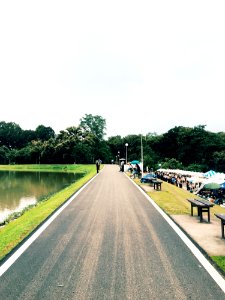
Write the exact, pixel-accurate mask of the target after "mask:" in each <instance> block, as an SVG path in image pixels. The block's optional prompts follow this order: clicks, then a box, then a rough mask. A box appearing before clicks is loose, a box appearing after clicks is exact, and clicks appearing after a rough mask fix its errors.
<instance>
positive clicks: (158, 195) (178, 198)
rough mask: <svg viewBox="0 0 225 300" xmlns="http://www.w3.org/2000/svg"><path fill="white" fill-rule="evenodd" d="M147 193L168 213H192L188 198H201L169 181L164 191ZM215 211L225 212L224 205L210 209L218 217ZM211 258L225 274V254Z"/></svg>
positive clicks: (212, 215)
mask: <svg viewBox="0 0 225 300" xmlns="http://www.w3.org/2000/svg"><path fill="white" fill-rule="evenodd" d="M128 176H129V175H128ZM134 181H135V182H136V184H138V185H147V186H149V184H143V183H142V184H141V183H140V179H137V178H135V179H134ZM147 194H148V195H149V196H150V197H151V198H152V200H154V201H155V202H156V203H157V204H158V205H159V207H160V208H162V209H163V211H165V212H166V213H167V214H168V215H185V214H190V203H189V202H188V201H187V200H186V199H187V198H199V197H197V196H196V195H194V194H192V193H190V192H188V191H186V190H184V189H181V188H179V187H177V186H175V185H172V184H170V183H167V182H163V184H162V191H160V192H159V191H156V190H152V191H149V192H147ZM215 213H221V214H225V209H224V208H223V207H220V206H219V205H214V207H212V208H211V209H210V215H211V218H214V219H216V217H215V216H214V214H215ZM224 253H225V251H224ZM211 259H212V260H213V261H214V262H215V263H216V264H217V265H218V267H219V268H220V269H221V270H222V271H223V272H224V274H225V256H212V257H211Z"/></svg>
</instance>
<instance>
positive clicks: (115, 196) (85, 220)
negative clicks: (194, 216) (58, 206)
mask: <svg viewBox="0 0 225 300" xmlns="http://www.w3.org/2000/svg"><path fill="white" fill-rule="evenodd" d="M0 299H2V300H7V299H10V300H17V299H23V300H25V299H43V300H46V299H47V300H48V299H49V300H53V299H57V300H61V299H63V300H64V299H100V300H101V299H214V300H215V299H216V300H217V299H225V295H224V293H223V292H222V291H221V290H220V288H219V287H218V285H217V284H216V283H215V282H214V280H213V279H211V277H210V276H209V275H208V273H207V272H206V271H205V269H204V268H203V267H202V266H201V265H200V263H199V262H198V261H197V260H196V258H195V257H194V256H193V254H192V253H191V252H190V251H189V250H188V248H187V247H186V246H185V245H184V243H183V242H182V241H181V239H180V238H179V237H178V235H177V234H176V233H175V232H174V231H173V229H172V228H171V227H170V226H169V225H168V224H167V222H166V221H165V220H164V219H163V218H162V217H161V215H160V214H159V213H158V212H157V211H156V210H155V208H154V207H153V206H152V205H151V204H150V203H149V202H148V201H147V200H146V198H145V197H144V196H143V195H142V193H141V192H140V191H139V190H138V189H137V188H136V187H135V186H134V185H133V184H132V182H130V180H129V179H128V178H127V177H126V176H125V175H124V174H123V173H121V172H118V167H117V166H114V165H110V166H105V168H104V169H103V170H102V171H101V172H100V173H99V175H98V176H97V177H96V178H95V179H94V180H93V181H92V182H91V183H90V184H89V185H88V186H87V187H86V188H85V189H84V190H83V191H82V192H81V193H80V194H79V195H78V196H77V197H76V198H75V199H74V201H73V202H72V203H71V204H70V205H69V206H67V208H66V209H65V210H64V211H63V212H62V213H61V214H60V215H59V216H58V218H57V219H55V221H54V222H53V223H52V224H51V225H50V226H49V227H48V228H47V229H46V230H45V231H44V232H43V234H42V235H41V236H40V237H39V238H38V239H37V240H36V241H35V242H34V243H33V244H32V245H31V246H30V247H29V248H28V249H27V251H26V252H24V253H23V255H22V256H21V257H20V258H19V259H18V260H17V261H16V262H15V263H14V265H12V266H11V267H10V268H9V269H8V271H7V272H6V273H4V274H3V275H2V277H1V279H0Z"/></svg>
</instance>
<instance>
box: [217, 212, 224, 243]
mask: <svg viewBox="0 0 225 300" xmlns="http://www.w3.org/2000/svg"><path fill="white" fill-rule="evenodd" d="M215 216H216V217H217V218H218V219H220V221H221V232H222V239H224V225H225V215H224V214H215Z"/></svg>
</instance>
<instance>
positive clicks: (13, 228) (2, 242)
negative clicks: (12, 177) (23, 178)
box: [0, 165, 96, 260]
mask: <svg viewBox="0 0 225 300" xmlns="http://www.w3.org/2000/svg"><path fill="white" fill-rule="evenodd" d="M0 170H20V171H28V170H29V171H38V170H40V171H54V170H56V171H61V172H62V171H68V172H77V173H83V174H85V176H84V177H82V178H81V179H79V180H78V181H76V182H74V183H73V184H71V185H70V186H68V187H66V188H65V189H63V190H61V191H59V192H58V193H56V194H54V195H53V196H50V198H49V199H48V200H47V201H43V202H40V203H38V204H37V206H35V207H34V208H32V209H30V210H28V211H26V212H25V213H24V214H23V215H22V216H21V217H19V218H18V219H16V220H14V221H12V222H10V223H9V224H7V225H6V226H2V227H0V260H2V259H3V258H4V257H5V256H6V255H7V254H8V253H9V252H10V251H11V250H12V249H13V248H14V247H15V246H17V245H18V244H19V243H20V242H21V241H22V240H23V239H24V238H25V237H27V236H28V235H29V234H30V233H31V232H32V231H33V230H34V229H35V228H36V227H37V226H38V225H39V224H40V223H42V222H43V221H44V220H45V219H46V218H47V217H48V216H49V215H51V214H52V213H53V212H54V211H55V210H56V209H57V208H58V207H59V206H60V205H61V204H62V203H64V202H65V201H66V200H67V199H68V198H69V197H70V196H71V195H73V194H74V193H75V192H76V191H77V190H78V189H79V188H81V187H82V186H83V185H84V184H85V183H86V182H87V181H89V180H90V179H91V178H92V177H93V176H94V175H95V174H96V167H95V165H27V166H25V165H21V166H16V165H15V166H0Z"/></svg>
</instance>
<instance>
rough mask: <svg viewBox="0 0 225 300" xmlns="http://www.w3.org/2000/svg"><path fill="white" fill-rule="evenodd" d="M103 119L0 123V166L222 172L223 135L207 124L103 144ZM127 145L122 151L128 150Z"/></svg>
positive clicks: (111, 139) (224, 169) (224, 156)
mask: <svg viewBox="0 0 225 300" xmlns="http://www.w3.org/2000/svg"><path fill="white" fill-rule="evenodd" d="M105 131H106V120H105V119H104V118H102V117H101V116H98V115H97V116H93V115H91V114H86V115H85V116H84V117H83V118H81V120H80V122H79V124H78V125H77V126H71V127H68V128H66V129H65V130H61V131H60V132H59V133H58V134H56V133H55V132H54V130H53V129H52V128H51V127H46V126H44V125H39V126H38V127H37V128H36V129H35V130H23V129H22V128H21V127H20V126H19V125H18V124H16V123H13V122H8V123H6V122H5V121H1V122H0V164H38V163H41V164H53V163H54V164H55V163H59V164H71V163H77V164H91V163H94V162H95V160H96V159H101V160H102V161H103V162H104V163H111V162H112V161H113V162H114V163H118V161H119V159H121V158H126V157H127V159H128V161H132V160H134V159H135V160H140V159H141V148H142V149H143V160H144V166H145V167H147V166H148V167H149V168H150V169H151V168H152V169H153V170H156V169H158V168H160V167H161V168H171V169H177V168H179V169H186V170H191V171H202V172H204V171H207V170H209V169H213V170H216V171H217V172H225V133H224V132H218V133H213V132H210V131H207V130H206V129H205V125H198V126H195V127H193V128H191V127H183V126H176V127H174V128H172V129H170V130H169V131H168V132H166V133H164V134H160V135H157V134H156V133H149V134H147V135H144V136H141V135H127V136H125V137H121V136H120V135H117V136H112V137H109V138H107V139H104V137H105V133H106V132H105ZM127 144H128V146H125V145H127Z"/></svg>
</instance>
